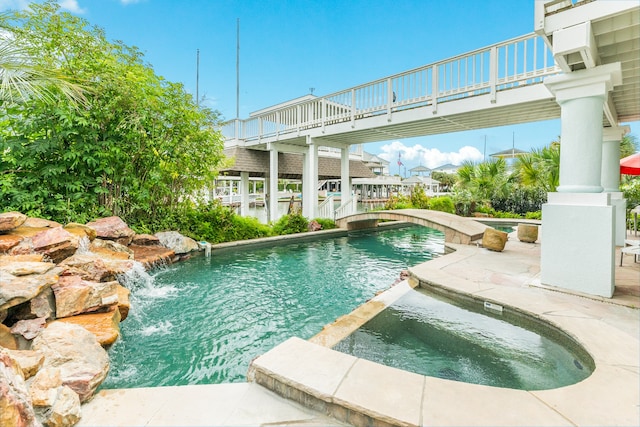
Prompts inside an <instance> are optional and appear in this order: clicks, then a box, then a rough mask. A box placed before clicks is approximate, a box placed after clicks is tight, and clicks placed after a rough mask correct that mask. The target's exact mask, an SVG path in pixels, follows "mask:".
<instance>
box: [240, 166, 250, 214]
mask: <svg viewBox="0 0 640 427" xmlns="http://www.w3.org/2000/svg"><path fill="white" fill-rule="evenodd" d="M240 215H241V216H249V172H240Z"/></svg>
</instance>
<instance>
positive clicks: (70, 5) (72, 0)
mask: <svg viewBox="0 0 640 427" xmlns="http://www.w3.org/2000/svg"><path fill="white" fill-rule="evenodd" d="M58 4H60V8H61V9H62V10H68V11H69V12H71V13H77V14H78V15H82V14H83V13H86V12H87V9H83V8H81V7H80V5H79V4H78V0H60V1H59V2H58Z"/></svg>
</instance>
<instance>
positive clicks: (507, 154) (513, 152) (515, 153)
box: [491, 148, 527, 159]
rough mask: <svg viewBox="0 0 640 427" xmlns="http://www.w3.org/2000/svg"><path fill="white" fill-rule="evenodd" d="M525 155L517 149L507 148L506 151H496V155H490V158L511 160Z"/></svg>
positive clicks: (524, 152)
mask: <svg viewBox="0 0 640 427" xmlns="http://www.w3.org/2000/svg"><path fill="white" fill-rule="evenodd" d="M525 154H527V152H526V151H522V150H520V149H518V148H509V149H507V150H502V151H498V152H497V153H493V154H491V157H499V158H503V159H513V158H515V157H520V156H524V155H525Z"/></svg>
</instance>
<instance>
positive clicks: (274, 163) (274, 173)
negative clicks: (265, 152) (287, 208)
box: [269, 148, 278, 221]
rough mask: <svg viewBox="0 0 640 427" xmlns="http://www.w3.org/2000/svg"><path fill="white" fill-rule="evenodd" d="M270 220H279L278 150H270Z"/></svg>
mask: <svg viewBox="0 0 640 427" xmlns="http://www.w3.org/2000/svg"><path fill="white" fill-rule="evenodd" d="M269 220H270V221H277V220H278V150H277V149H276V148H271V150H269Z"/></svg>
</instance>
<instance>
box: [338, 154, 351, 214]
mask: <svg viewBox="0 0 640 427" xmlns="http://www.w3.org/2000/svg"><path fill="white" fill-rule="evenodd" d="M340 192H341V195H340V199H341V203H340V204H341V205H345V204H347V203H349V201H350V200H351V176H350V174H349V147H344V148H342V149H341V150H340Z"/></svg>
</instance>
